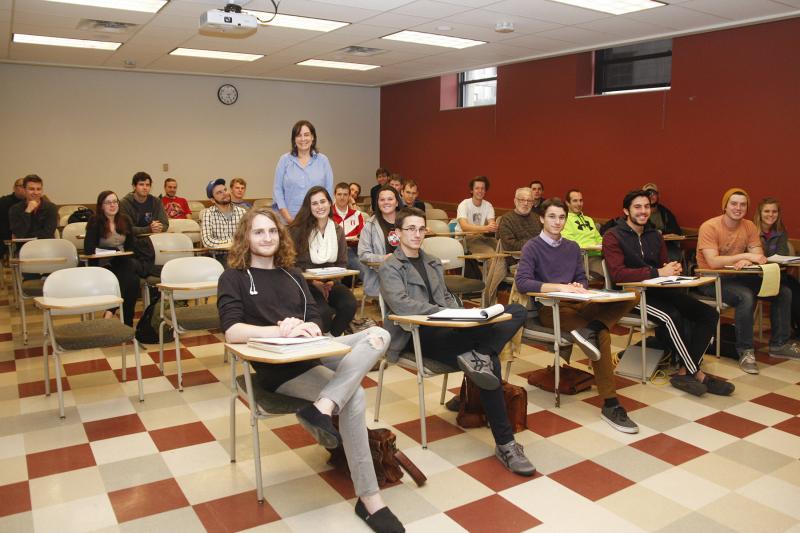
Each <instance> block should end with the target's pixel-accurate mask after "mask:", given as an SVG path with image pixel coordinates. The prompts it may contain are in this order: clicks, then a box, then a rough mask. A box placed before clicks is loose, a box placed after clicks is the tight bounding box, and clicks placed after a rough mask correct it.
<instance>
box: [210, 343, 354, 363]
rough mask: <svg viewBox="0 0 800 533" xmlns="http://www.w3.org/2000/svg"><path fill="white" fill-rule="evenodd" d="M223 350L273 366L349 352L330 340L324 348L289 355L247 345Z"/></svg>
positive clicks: (310, 347)
mask: <svg viewBox="0 0 800 533" xmlns="http://www.w3.org/2000/svg"><path fill="white" fill-rule="evenodd" d="M225 348H227V349H228V350H230V351H231V352H233V353H234V354H236V356H237V357H241V358H242V359H244V360H246V361H255V362H258V363H269V364H274V365H279V364H284V363H294V362H297V361H308V360H309V359H320V358H323V357H336V356H339V355H345V354H347V353H349V352H350V347H349V346H348V345H346V344H342V343H340V342H336V341H335V340H334V339H331V340H330V342H326V348H323V349H320V347H316V348H315V347H313V346H309V347H308V350H307V351H306V350H303V351H298V352H294V353H290V354H282V353H274V352H268V351H266V350H261V349H259V348H254V347H252V346H248V345H247V344H228V343H226V344H225Z"/></svg>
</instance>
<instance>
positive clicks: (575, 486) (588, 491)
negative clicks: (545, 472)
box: [547, 460, 634, 502]
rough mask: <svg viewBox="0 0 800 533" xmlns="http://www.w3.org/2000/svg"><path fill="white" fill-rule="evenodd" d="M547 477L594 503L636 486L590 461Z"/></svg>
mask: <svg viewBox="0 0 800 533" xmlns="http://www.w3.org/2000/svg"><path fill="white" fill-rule="evenodd" d="M547 477H549V478H550V479H554V480H555V481H558V482H559V483H561V484H562V485H564V486H565V487H567V488H568V489H570V490H572V491H574V492H577V493H578V494H580V495H581V496H583V497H585V498H588V499H590V500H592V501H593V502H594V501H597V500H600V499H602V498H605V497H606V496H608V495H610V494H614V493H615V492H618V491H620V490H622V489H624V488H626V487H629V486H631V485H633V484H634V482H633V481H631V480H630V479H628V478H626V477H622V476H620V475H619V474H617V473H616V472H613V471H611V470H609V469H608V468H605V467H603V466H600V465H599V464H597V463H595V462H593V461H588V460H587V461H581V462H580V463H578V464H575V465H572V466H570V467H567V468H565V469H563V470H559V471H558V472H554V473H552V474H550V475H549V476H547Z"/></svg>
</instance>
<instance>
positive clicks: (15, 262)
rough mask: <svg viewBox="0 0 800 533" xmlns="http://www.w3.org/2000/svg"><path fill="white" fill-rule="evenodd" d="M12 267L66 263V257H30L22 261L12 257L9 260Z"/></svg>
mask: <svg viewBox="0 0 800 533" xmlns="http://www.w3.org/2000/svg"><path fill="white" fill-rule="evenodd" d="M8 262H9V264H11V265H32V264H41V263H66V262H67V258H66V257H30V258H28V259H20V258H18V257H12V258H11V259H9V260H8Z"/></svg>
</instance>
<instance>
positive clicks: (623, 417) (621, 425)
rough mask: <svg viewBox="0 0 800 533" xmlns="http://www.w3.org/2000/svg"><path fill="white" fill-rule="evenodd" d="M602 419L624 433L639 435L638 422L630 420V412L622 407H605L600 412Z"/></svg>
mask: <svg viewBox="0 0 800 533" xmlns="http://www.w3.org/2000/svg"><path fill="white" fill-rule="evenodd" d="M600 418H602V419H603V420H605V421H606V422H608V424H609V425H610V426H611V427H612V428H614V429H616V430H617V431H621V432H623V433H639V426H637V425H636V422H634V421H633V420H631V419H630V418H628V412H627V411H626V410H625V408H624V407H622V406H621V405H615V406H613V407H603V408H602V409H601V410H600Z"/></svg>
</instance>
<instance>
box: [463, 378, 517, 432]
mask: <svg viewBox="0 0 800 533" xmlns="http://www.w3.org/2000/svg"><path fill="white" fill-rule="evenodd" d="M480 391H481V390H480V389H479V388H478V386H477V385H475V384H474V383H472V381H470V380H468V379H467V378H466V377H465V378H464V380H463V381H462V382H461V391H460V392H459V398H460V400H461V402H460V404H459V409H458V415H457V416H456V423H457V424H458V425H459V426H461V427H463V428H477V427H485V426H486V414H485V413H484V411H483V405H482V404H481V397H480ZM503 398H504V400H505V404H506V414H507V415H508V421H509V422H510V423H511V427H513V428H514V433H519V432H520V431H522V430H524V429H527V428H528V391H526V390H525V389H524V388H522V387H520V386H518V385H512V384H511V383H508V382H505V381H504V382H503Z"/></svg>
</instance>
